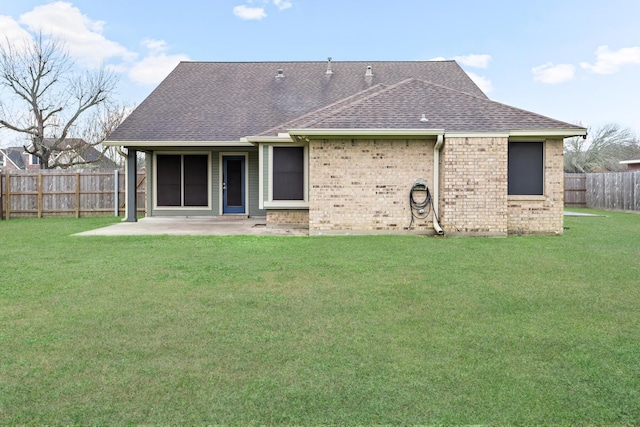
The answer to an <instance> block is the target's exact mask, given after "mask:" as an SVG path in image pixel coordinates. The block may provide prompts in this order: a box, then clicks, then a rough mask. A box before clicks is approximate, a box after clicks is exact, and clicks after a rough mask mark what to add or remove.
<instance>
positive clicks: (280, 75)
mask: <svg viewBox="0 0 640 427" xmlns="http://www.w3.org/2000/svg"><path fill="white" fill-rule="evenodd" d="M283 77H284V70H283V69H282V68H278V74H276V78H277V79H281V78H283Z"/></svg>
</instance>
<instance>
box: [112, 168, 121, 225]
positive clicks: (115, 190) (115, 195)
mask: <svg viewBox="0 0 640 427" xmlns="http://www.w3.org/2000/svg"><path fill="white" fill-rule="evenodd" d="M118 178H120V171H119V170H118V169H116V170H115V171H113V216H118V213H119V212H118V210H119V208H118V206H119V203H120V202H119V200H118V197H119V196H120V183H119V182H118Z"/></svg>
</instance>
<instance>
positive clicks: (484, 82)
mask: <svg viewBox="0 0 640 427" xmlns="http://www.w3.org/2000/svg"><path fill="white" fill-rule="evenodd" d="M467 74H468V75H469V77H470V78H471V80H473V82H474V83H475V84H477V85H478V87H479V88H480V89H481V90H482V91H483V92H484V93H489V92H491V91H492V90H493V84H492V83H491V80H489V79H488V78H486V77H482V76H479V75H477V74H476V73H471V72H467Z"/></svg>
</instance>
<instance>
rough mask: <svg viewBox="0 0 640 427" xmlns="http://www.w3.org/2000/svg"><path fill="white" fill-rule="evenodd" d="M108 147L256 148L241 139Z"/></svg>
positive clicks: (124, 143) (110, 143) (111, 143)
mask: <svg viewBox="0 0 640 427" xmlns="http://www.w3.org/2000/svg"><path fill="white" fill-rule="evenodd" d="M103 144H104V145H106V146H107V147H158V148H169V147H171V148H174V147H178V148H185V147H254V146H255V144H252V143H251V142H249V141H247V140H244V138H243V139H241V140H239V141H114V140H110V141H105V142H103Z"/></svg>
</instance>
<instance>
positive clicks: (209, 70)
mask: <svg viewBox="0 0 640 427" xmlns="http://www.w3.org/2000/svg"><path fill="white" fill-rule="evenodd" d="M368 66H371V70H372V74H373V76H366V75H365V74H366V71H367V67H368ZM331 69H332V74H331V75H327V73H326V71H327V62H326V61H318V62H239V63H219V62H182V63H180V64H179V65H178V66H177V67H176V68H175V69H174V70H173V71H172V72H171V73H170V74H169V76H167V78H166V79H165V80H164V81H163V82H162V83H161V84H160V85H159V86H158V87H157V88H156V89H155V90H154V91H153V92H152V93H151V94H150V95H149V96H148V97H147V99H145V100H144V101H143V102H142V103H141V104H140V105H139V106H138V108H136V110H135V111H134V112H133V113H131V115H130V116H129V117H128V118H127V119H126V120H125V121H124V122H123V123H122V124H121V125H120V126H119V127H118V129H116V130H115V131H114V132H113V133H112V134H111V136H110V138H109V140H110V141H123V142H124V141H237V140H239V139H240V138H242V137H245V136H250V135H261V134H266V133H265V132H266V131H267V130H269V129H275V128H276V127H277V126H278V125H279V124H282V123H286V122H290V121H292V120H294V119H296V118H299V117H301V116H304V115H306V114H309V113H311V112H314V111H316V110H319V109H323V108H325V107H327V106H330V105H332V104H335V103H338V104H337V105H340V104H344V103H349V102H351V101H352V100H351V99H347V100H345V98H348V97H351V96H354V95H355V96H356V97H357V98H360V97H365V96H367V95H368V94H369V93H370V91H378V90H381V89H384V86H378V85H385V86H389V85H394V84H397V83H399V82H402V81H404V80H406V79H408V78H412V77H413V78H416V79H420V80H423V81H428V82H432V83H435V84H438V85H442V86H444V87H447V88H451V89H455V90H456V91H457V93H464V94H468V95H469V96H473V98H474V99H476V98H477V99H487V98H486V95H485V94H484V93H483V92H482V91H481V90H480V89H479V88H478V87H477V86H476V85H475V84H474V83H473V81H472V80H471V79H470V78H469V76H468V75H467V74H466V73H465V72H464V71H463V70H462V69H461V68H460V67H459V66H458V64H457V63H456V62H454V61H413V62H388V61H385V62H381V61H372V62H364V61H360V62H356V61H353V62H332V64H331ZM278 70H282V74H283V77H276V76H277V75H278ZM403 117H404V116H403Z"/></svg>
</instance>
